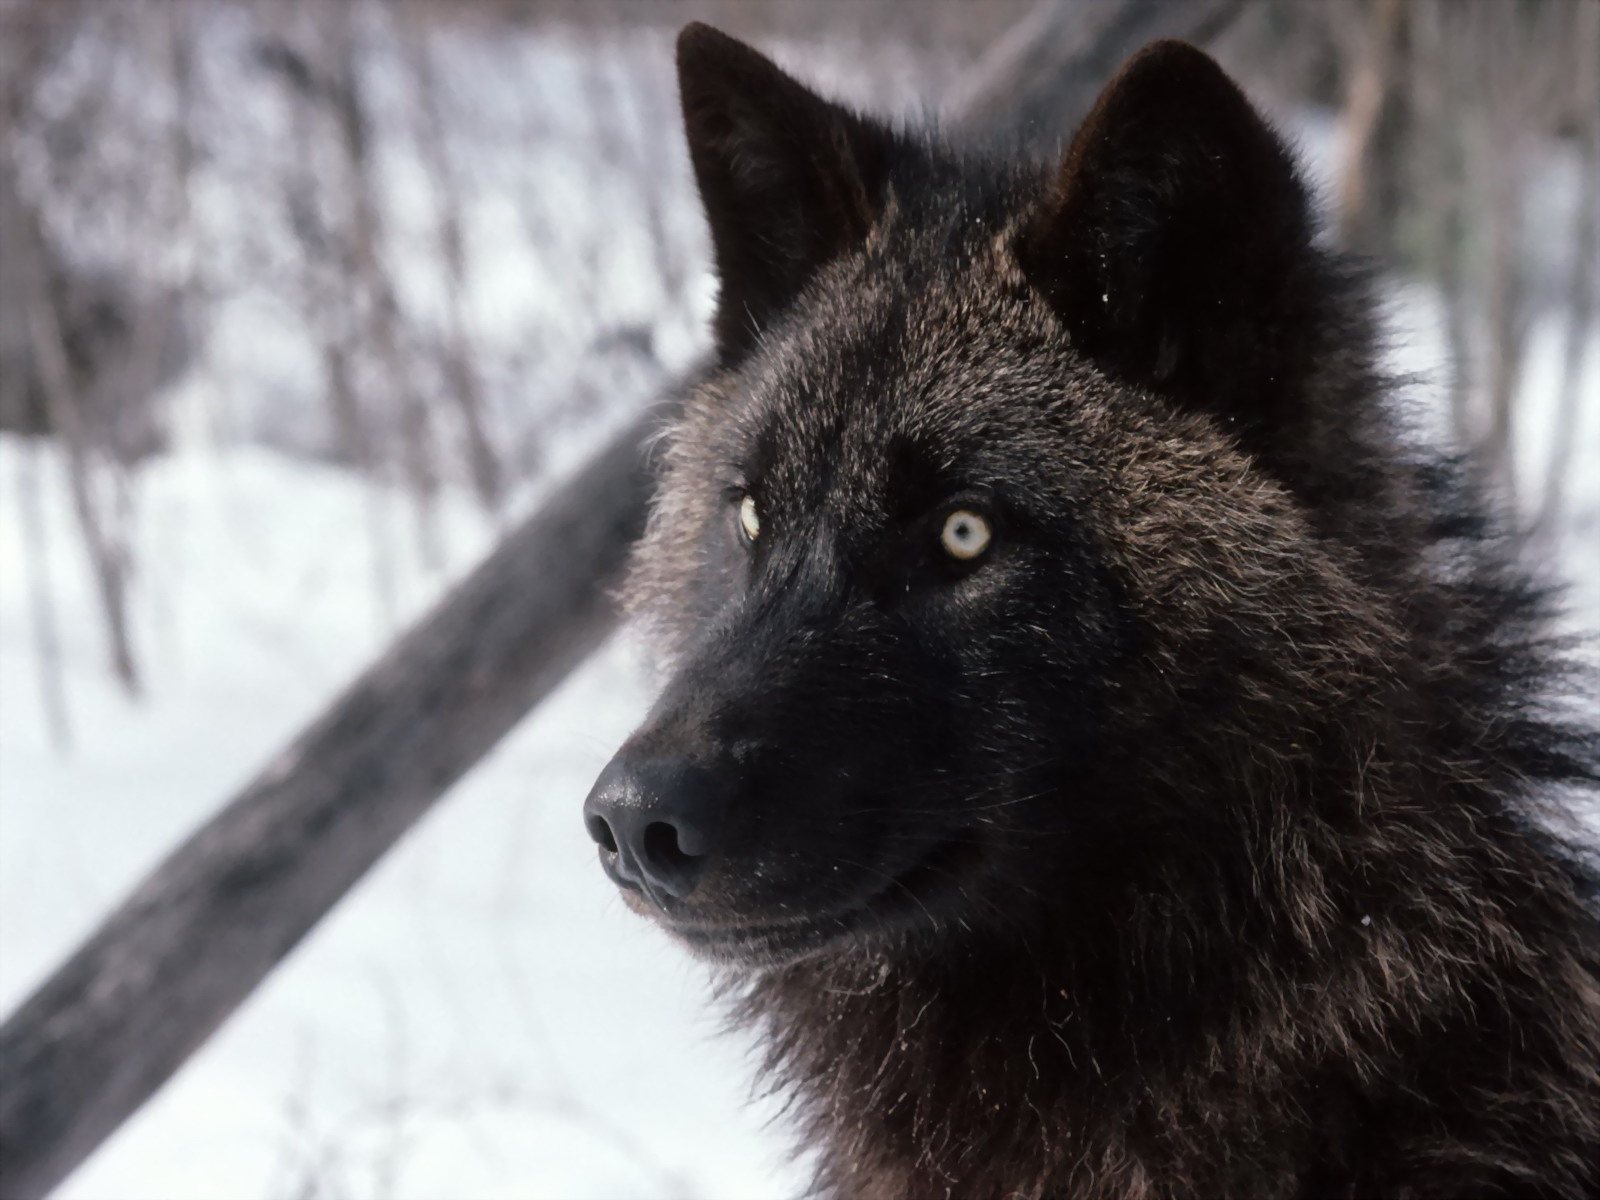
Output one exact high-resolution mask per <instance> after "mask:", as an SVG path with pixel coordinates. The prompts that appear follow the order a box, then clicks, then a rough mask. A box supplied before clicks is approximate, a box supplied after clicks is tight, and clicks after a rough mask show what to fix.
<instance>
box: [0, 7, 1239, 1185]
mask: <svg viewBox="0 0 1600 1200" xmlns="http://www.w3.org/2000/svg"><path fill="white" fill-rule="evenodd" d="M1233 7H1234V4H1233V3H1232V2H1231V0H1113V2H1108V3H1105V4H1103V5H1101V6H1100V7H1099V8H1097V9H1096V10H1094V11H1095V14H1096V15H1095V24H1094V25H1093V26H1092V27H1091V28H1090V30H1089V34H1088V35H1087V36H1081V35H1079V34H1077V33H1073V32H1072V30H1073V28H1074V27H1073V25H1072V22H1071V21H1070V20H1069V17H1070V14H1071V12H1072V11H1073V10H1074V9H1075V6H1073V5H1067V4H1062V5H1059V6H1058V5H1055V4H1047V5H1045V6H1042V7H1041V8H1040V9H1039V10H1038V11H1037V12H1036V13H1035V14H1034V16H1033V17H1031V18H1030V19H1029V21H1028V23H1027V26H1026V27H1025V29H1024V30H1023V34H1022V35H1021V36H1018V37H1013V38H1010V39H1004V41H1005V45H1003V46H1002V47H1000V51H999V52H997V53H996V54H994V55H989V56H986V57H985V58H984V59H983V60H981V61H980V62H979V64H977V66H976V67H975V68H974V73H973V76H972V78H971V79H969V80H968V82H967V85H966V86H965V87H964V88H962V89H961V95H962V96H964V97H965V100H964V101H963V102H962V104H961V105H958V106H956V107H955V108H954V109H953V110H952V111H950V112H949V113H947V118H948V119H949V122H950V124H951V125H952V126H953V127H954V128H956V129H958V130H960V131H962V132H966V133H971V132H981V131H983V130H985V129H988V130H994V131H997V132H1006V131H1009V130H1011V129H1014V128H1015V126H1016V121H1015V119H1014V118H1015V114H1017V113H1024V114H1030V115H1029V116H1028V118H1027V119H1028V120H1030V121H1043V120H1045V119H1046V118H1045V117H1041V116H1039V115H1038V114H1041V113H1046V114H1048V113H1055V114H1057V115H1056V116H1052V117H1049V118H1048V119H1049V121H1050V122H1051V124H1052V128H1054V127H1055V126H1056V124H1059V128H1060V134H1059V136H1060V137H1063V138H1064V137H1065V136H1066V135H1067V134H1068V133H1069V132H1070V129H1071V126H1072V121H1073V120H1074V119H1075V118H1076V117H1077V116H1079V115H1081V113H1082V111H1083V110H1084V109H1085V108H1086V107H1087V105H1088V102H1089V100H1090V99H1092V96H1093V92H1094V89H1095V88H1097V87H1098V86H1099V84H1100V83H1101V82H1102V81H1103V79H1104V78H1105V77H1106V75H1107V74H1108V73H1109V72H1110V70H1111V69H1113V68H1114V67H1115V66H1116V65H1117V64H1118V63H1119V62H1120V61H1121V59H1122V57H1124V56H1125V55H1126V54H1127V53H1130V52H1131V51H1132V50H1134V49H1136V48H1137V44H1138V42H1141V41H1143V40H1146V39H1147V38H1150V37H1156V36H1163V35H1165V36H1187V37H1190V38H1193V39H1203V38H1204V37H1205V36H1207V34H1208V33H1209V32H1214V31H1216V30H1217V29H1218V28H1219V27H1220V22H1221V20H1222V19H1223V18H1222V15H1221V14H1224V13H1225V12H1227V11H1230V10H1231V9H1232V8H1233ZM1069 34H1070V36H1071V37H1072V38H1073V39H1074V40H1073V41H1072V42H1071V43H1070V45H1071V46H1072V48H1073V49H1072V57H1071V58H1069V59H1067V60H1065V61H1063V60H1062V59H1061V57H1060V56H1059V54H1056V52H1055V51H1053V50H1052V49H1051V46H1052V44H1053V43H1054V40H1055V39H1057V38H1060V37H1066V36H1069ZM1052 56H1054V57H1052ZM1080 63H1081V67H1080V66H1079V65H1078V64H1080ZM1061 97H1066V98H1067V99H1066V100H1065V101H1064V102H1063V101H1062V100H1061ZM1053 136H1055V135H1053ZM662 412H663V409H662V406H659V405H658V406H657V407H656V408H653V409H652V410H650V412H648V413H647V414H646V415H645V416H643V417H641V418H640V419H639V420H638V421H636V422H635V423H634V424H633V425H631V426H630V427H629V428H628V429H627V430H626V431H625V432H623V433H622V434H621V435H619V436H618V437H617V439H616V440H615V442H613V443H612V445H611V446H610V447H609V448H608V449H607V450H605V451H604V452H603V453H602V454H601V455H600V456H599V457H598V458H596V459H595V460H594V461H593V462H592V463H591V464H590V465H589V466H588V467H587V468H585V469H584V470H583V471H582V472H581V473H580V474H578V475H577V476H576V477H575V478H573V479H572V480H570V481H569V482H568V483H567V484H565V485H564V486H563V487H562V488H561V489H560V490H559V491H557V492H556V493H555V494H554V495H553V496H552V498H551V499H550V500H549V502H548V503H547V504H546V505H545V507H544V508H543V509H541V510H540V511H539V512H538V513H537V514H535V515H534V516H533V517H532V518H530V519H529V520H528V521H527V522H526V523H525V524H523V525H522V526H521V527H520V528H518V529H517V530H515V531H514V532H513V533H511V534H510V535H509V536H508V537H506V538H505V540H504V541H502V542H501V543H500V545H499V546H498V547H497V548H496V549H495V550H494V552H493V553H492V554H491V555H490V556H489V558H488V559H487V560H486V561H485V562H484V563H483V564H482V565H481V566H479V567H478V569H477V570H476V571H474V572H473V573H472V575H470V576H469V577H468V578H467V579H466V580H464V581H463V582H462V583H461V584H459V585H458V586H457V587H456V588H455V589H454V590H452V591H451V592H450V594H449V595H447V596H446V597H445V598H444V599H443V600H442V601H441V602H440V603H439V604H438V606H437V607H435V608H434V610H433V611H432V612H431V613H430V614H429V615H428V616H426V617H424V618H423V620H422V621H421V622H420V623H419V624H418V625H417V626H415V627H414V628H413V629H412V630H411V631H410V632H409V633H407V634H406V635H405V636H404V637H402V638H401V639H400V640H399V641H398V642H397V643H396V644H395V645H394V646H393V647H391V648H390V649H389V650H388V651H387V652H386V653H385V654H384V655H383V657H382V658H381V659H379V661H378V662H377V663H376V664H374V665H373V666H372V667H371V668H369V669H368V670H367V672H366V673H365V674H364V675H362V676H361V677H360V678H359V679H358V680H357V681H356V682H355V683H354V684H353V685H352V686H351V687H350V688H349V690H347V691H346V692H345V693H344V694H343V695H342V696H341V697H340V698H339V699H338V700H336V701H335V702H334V703H333V704H332V706H331V707H330V708H329V709H328V710H327V711H326V712H325V713H324V715H323V716H322V717H321V718H320V719H319V720H318V721H317V722H316V723H315V724H314V725H312V726H311V728H310V729H308V730H307V731H306V732H305V733H303V734H302V735H301V736H300V737H299V738H298V739H297V740H296V741H295V742H294V743H293V745H291V746H290V747H289V748H288V749H287V750H285V751H284V752H283V753H282V754H280V755H279V756H278V757H277V758H275V759H274V760H273V761H272V762H271V763H269V764H268V766H267V768H266V770H265V771H264V772H263V773H262V774H261V775H260V776H259V777H258V778H257V779H256V780H255V782H254V783H252V784H250V785H249V786H248V787H247V788H246V789H245V790H244V791H243V792H242V793H241V794H240V795H239V796H237V797H236V798H235V799H234V800H233V801H232V802H231V803H229V804H228V805H227V807H225V808H224V809H223V810H222V811H221V812H220V813H219V814H218V815H217V816H215V817H213V818H212V819H211V820H210V821H209V822H207V823H206V824H205V825H204V826H203V827H202V828H201V829H200V830H199V831H198V832H197V833H195V834H194V835H193V836H192V837H190V838H189V840H188V841H186V842H185V843H184V844H183V845H181V846H180V847H178V849H177V850H175V851H174V852H173V853H172V855H171V856H170V857H168V858H167V860H166V861H165V862H164V863H162V864H161V865H160V866H159V867H158V868H157V869H156V870H155V872H154V873H153V874H152V875H151V876H150V877H149V878H148V879H147V880H146V881H145V883H144V884H143V885H142V886H141V887H140V888H139V889H138V890H137V891H135V892H134V894H133V895H132V896H131V897H129V898H128V899H127V900H126V901H125V902H124V903H123V905H122V906H121V907H120V908H119V909H118V910H117V911H116V912H115V913H113V914H112V916H111V917H110V919H109V920H108V921H107V922H106V923H105V924H104V925H102V926H101V927H100V929H99V930H98V931H97V932H96V933H95V934H94V935H93V936H92V937H91V938H90V939H89V940H88V941H87V942H86V943H85V944H84V945H83V946H82V947H81V948H80V949H79V950H78V951H77V953H76V954H74V955H73V956H72V958H71V959H69V960H68V961H67V963H66V964H65V965H64V966H62V967H61V968H60V969H59V970H58V971H57V972H56V974H55V975H54V976H53V977H52V978H51V979H50V980H49V981H48V982H46V983H45V984H44V986H43V987H42V988H40V990H39V991H38V992H36V993H35V994H34V995H33V996H32V997H31V998H30V999H29V1000H28V1001H27V1002H26V1003H25V1004H23V1006H22V1007H21V1008H20V1009H19V1010H17V1012H16V1013H14V1014H13V1015H12V1017H11V1018H10V1019H9V1020H8V1021H7V1022H6V1024H5V1026H4V1027H3V1028H0V1196H3V1197H4V1200H35V1198H37V1197H40V1196H43V1195H45V1194H46V1193H48V1192H49V1191H50V1190H51V1189H52V1188H54V1187H55V1186H56V1185H57V1184H58V1183H60V1182H61V1180H62V1179H64V1178H65V1177H66V1176H67V1174H68V1173H69V1172H71V1171H72V1170H73V1169H74V1168H75V1167H76V1166H77V1165H78V1164H79V1163H80V1162H82V1161H83V1160H84V1158H86V1157H87V1156H88V1155H89V1154H90V1153H91V1152H92V1151H93V1150H94V1149H95V1148H96V1147H98V1146H99V1145H100V1143H101V1142H102V1141H104V1140H105V1138H106V1137H108V1136H109V1135H110V1134H111V1133H112V1132H113V1131H114V1130H115V1129H116V1128H117V1127H118V1126H119V1125H120V1124H121V1123H122V1122H123V1121H124V1120H125V1119H126V1118H127V1117H128V1116H129V1115H131V1114H132V1113H133V1112H135V1111H136V1110H137V1109H138V1108H139V1106H140V1105H142V1104H143V1103H144V1102H145V1100H146V1099H148V1098H149V1097H150V1095H151V1094H152V1093H153V1092H155V1091H156V1089H157V1088H159V1087H160V1086H161V1085H162V1084H163V1083H165V1082H166V1080H167V1079H169V1078H170V1077H171V1076H172V1074H173V1072H174V1071H176V1070H177V1069H178V1067H179V1066H181V1065H182V1064H183V1062H184V1061H185V1060H186V1059H187V1058H188V1057H189V1055H190V1054H191V1053H192V1052H193V1051H194V1050H195V1049H196V1048H197V1047H199V1046H200V1045H201V1044H202V1043H203V1042H204V1041H205V1040H206V1039H207V1038H208V1037H209V1036H210V1035H211V1034H212V1033H213V1032H214V1031H215V1030H216V1029H217V1027H218V1026H219V1025H221V1024H222V1022H223V1021H224V1020H226V1019H227V1017H228V1015H229V1014H230V1013H232V1012H233V1011H234V1009H236V1008H237V1007H238V1006H239V1004H240V1003H242V1002H243V1001H244V1000H245V998H246V997H248V996H249V995H250V993H251V992H252V991H253V990H254V989H255V987H256V986H257V985H258V984H259V983H260V982H261V980H262V979H263V978H265V977H266V975H267V974H268V973H269V972H270V971H271V970H272V969H273V967H275V966H276V965H277V964H278V963H279V962H280V961H281V960H282V959H283V957H284V956H285V955H286V954H288V952H289V951H290V950H291V949H292V948H293V947H294V946H295V945H296V944H297V943H298V942H299V941H300V939H301V938H302V937H304V936H305V934H306V933H307V932H308V931H309V930H310V929H311V928H312V927H313V926H315V925H316V923H317V922H318V921H319V920H320V919H321V918H322V917H323V915H324V914H325V913H327V911H328V910H329V909H330V908H332V907H333V905H334V904H335V903H336V902H337V901H338V900H339V899H340V897H342V896H343V895H344V894H345V893H346V892H347V891H348V890H349V889H350V888H351V887H352V886H353V885H354V884H355V883H356V881H357V880H359V879H360V878H361V876H362V875H363V874H365V873H366V871H367V869H368V868H369V867H370V866H371V865H372V864H373V863H374V862H376V861H377V860H378V859H379V858H380V857H382V855H383V854H384V852H385V851H387V850H388V849H389V847H390V846H392V845H393V844H394V843H395V841H396V840H397V839H398V838H399V837H400V836H401V835H402V834H404V833H405V831H406V830H407V829H409V828H410V827H411V826H412V825H413V824H414V823H415V822H416V821H417V820H418V818H420V817H421V816H422V815H423V814H424V813H425V812H426V811H427V810H428V808H429V807H430V806H431V805H432V804H433V802H434V801H435V800H437V799H438V798H439V796H440V795H442V794H443V793H444V792H445V791H446V790H447V789H448V788H449V787H450V786H451V785H452V784H454V783H455V782H456V781H457V780H458V779H460V778H461V776H462V775H463V774H465V773H466V772H467V771H468V770H469V769H470V768H471V767H472V766H473V765H474V764H475V763H476V762H477V761H478V760H479V759H480V758H482V757H483V756H484V755H485V754H486V753H488V751H489V750H490V749H491V748H492V747H493V746H494V745H495V743H496V742H498V741H499V740H500V738H501V737H503V736H504V735H505V734H506V733H507V732H509V731H510V730H511V729H512V728H513V727H514V726H515V725H516V724H517V723H518V722H519V721H521V720H522V718H523V717H525V716H526V715H527V713H528V712H529V710H531V709H532V708H533V707H534V705H536V704H537V703H538V702H539V701H540V700H541V699H542V698H543V697H544V696H546V695H547V694H548V693H549V692H550V691H551V689H552V688H554V687H555V686H556V685H557V684H558V683H559V682H560V681H561V680H562V679H563V678H564V677H565V676H566V675H567V673H568V672H569V671H571V670H572V669H573V668H574V667H576V666H577V665H578V664H579V663H581V662H582V661H583V660H584V658H585V657H587V656H588V654H589V653H590V652H591V651H593V650H594V649H595V648H596V647H597V646H598V645H599V644H600V643H601V641H602V640H603V639H604V638H605V637H606V635H607V634H608V633H609V632H610V631H611V629H612V627H613V625H614V624H615V621H616V614H615V611H614V608H613V604H612V595H613V593H614V592H615V589H616V586H617V585H618V583H619V582H620V579H621V575H622V571H623V568H624V564H625V562H626V558H627V554H628V549H629V546H630V545H631V543H632V542H633V541H634V540H635V539H636V538H637V536H638V535H639V533H640V532H641V530H642V528H643V524H644V519H645V511H646V508H647V504H648V500H649V495H650V487H651V478H650V474H649V471H648V470H647V465H646V461H645V451H644V449H643V447H644V446H645V445H646V444H647V442H648V436H649V434H650V433H651V431H652V430H653V429H654V428H655V426H656V425H657V423H658V422H659V420H660V419H661V417H662ZM576 819H577V816H576V810H574V820H576Z"/></svg>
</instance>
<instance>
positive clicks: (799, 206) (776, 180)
mask: <svg viewBox="0 0 1600 1200" xmlns="http://www.w3.org/2000/svg"><path fill="white" fill-rule="evenodd" d="M678 87H679V90H680V92H681V94H682V97H683V120H684V126H685V130H686V132H687V133H688V139H689V158H690V160H691V162H692V163H693V164H694V175H695V181H696V182H697V183H698V184H699V187H700V197H701V200H702V201H703V202H704V204H705V209H706V217H707V219H708V221H709V222H710V225H711V243H712V251H713V253H714V255H715V258H716V267H717V275H718V278H719V280H720V283H721V287H720V292H719V296H718V301H717V315H716V319H715V323H714V329H715V332H716V339H717V347H718V350H719V351H720V352H721V354H722V356H723V358H724V359H732V358H736V357H738V356H739V355H740V354H741V353H743V352H744V351H745V350H746V349H748V348H749V346H750V344H751V343H752V342H753V341H754V340H755V337H756V336H757V334H758V333H759V331H760V330H762V329H764V328H765V327H766V326H767V324H768V323H769V322H770V321H771V320H772V319H773V317H774V316H776V315H777V314H778V313H779V312H781V311H782V310H783V309H784V308H785V307H787V306H788V305H789V304H790V303H791V302H793V300H794V299H795V297H796V295H797V294H798V293H799V291H800V289H801V288H802V287H804V286H805V283H806V281H807V280H808V279H809V278H810V277H811V275H812V274H813V273H814V272H815V271H816V270H817V268H818V267H820V266H821V265H822V264H823V263H825V262H827V261H828V260H829V259H831V258H833V257H835V256H836V255H838V254H840V253H841V252H843V251H845V250H847V249H848V248H850V247H851V246H852V245H855V244H857V243H859V242H861V241H862V240H863V239H864V238H865V237H866V236H867V233H868V231H869V230H870V229H871V226H872V222H873V220H874V218H875V216H876V214H877V212H878V211H879V208H880V205H881V201H882V192H883V184H884V174H885V167H886V163H887V160H888V155H889V150H890V142H891V135H890V133H889V132H888V130H886V129H884V128H882V127H881V126H878V125H874V124H872V123H871V122H869V121H866V120H863V119H862V118H860V117H857V116H856V115H855V114H853V113H850V112H848V111H846V110H845V109H843V108H840V107H839V106H838V105H836V104H830V103H828V102H827V101H826V100H823V99H822V98H821V97H820V96H817V95H816V94H815V93H813V92H811V91H809V90H807V89H806V88H805V87H803V86H802V85H801V84H799V83H797V82H796V81H795V80H793V79H791V78H790V77H789V76H788V75H786V74H784V73H783V71H781V70H779V69H778V67H777V66H776V65H774V64H773V63H772V62H771V61H770V60H768V59H767V58H765V57H763V56H762V55H760V54H758V53H757V52H756V51H755V50H752V49H751V48H750V47H749V46H747V45H745V44H744V43H743V42H740V41H736V40H735V39H733V38H731V37H728V36H727V35H726V34H723V33H719V32H718V31H717V30H715V29H712V28H711V27H710V26H708V25H701V24H699V23H695V24H692V25H689V26H687V27H685V28H684V30H683V32H682V33H680V34H679V35H678Z"/></svg>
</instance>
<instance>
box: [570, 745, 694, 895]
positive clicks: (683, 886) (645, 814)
mask: <svg viewBox="0 0 1600 1200" xmlns="http://www.w3.org/2000/svg"><path fill="white" fill-rule="evenodd" d="M719 784H720V781H719V780H718V778H717V777H716V776H714V775H713V774H712V772H710V771H707V770H705V769H704V768H701V767H697V766H694V765H693V764H691V763H689V762H686V761H683V760H681V759H660V758H643V759H640V758H635V757H633V756H631V755H629V754H628V753H627V752H626V751H624V752H623V753H622V754H619V755H617V757H616V758H614V759H612V760H611V763H610V765H608V766H607V767H606V769H605V770H604V771H602V772H601V773H600V778H599V779H597V780H595V785H594V788H593V790H591V791H590V793H589V798H588V799H587V800H585V801H584V802H583V820H584V824H585V825H587V826H588V827H589V836H590V837H592V838H593V839H594V840H595V841H596V842H598V843H599V845H600V860H601V862H602V863H603V864H604V865H605V867H606V870H607V871H608V872H609V873H610V875H611V877H612V878H613V879H615V880H616V881H617V883H619V884H620V885H622V886H623V887H637V888H640V889H642V890H643V891H644V893H645V894H646V895H648V896H649V897H650V898H651V899H652V900H654V901H655V902H656V903H657V904H661V903H662V901H663V900H664V899H665V898H666V897H671V898H672V899H674V900H682V899H683V898H684V897H686V896H688V895H689V893H690V892H692V891H694V889H695V887H696V885H698V884H699V882H700V880H701V878H702V877H703V876H704V875H705V873H706V869H707V867H709V866H710V865H711V862H712V859H713V856H714V855H715V853H716V849H717V842H718V838H719V836H720V834H721V831H722V823H723V821H722V819H723V812H724V807H725V805H724V803H723V799H724V789H723V787H722V786H719Z"/></svg>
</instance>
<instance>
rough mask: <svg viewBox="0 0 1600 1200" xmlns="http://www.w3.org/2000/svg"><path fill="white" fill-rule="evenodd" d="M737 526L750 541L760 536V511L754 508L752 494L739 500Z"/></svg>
mask: <svg viewBox="0 0 1600 1200" xmlns="http://www.w3.org/2000/svg"><path fill="white" fill-rule="evenodd" d="M739 528H740V529H742V530H743V531H744V536H745V537H746V538H748V539H749V540H750V541H752V542H753V541H755V540H756V539H757V538H758V537H760V536H761V512H760V510H758V509H757V508H756V498H755V497H754V496H746V497H745V498H744V499H743V500H741V501H739Z"/></svg>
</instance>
